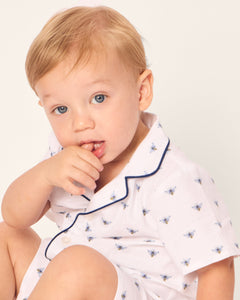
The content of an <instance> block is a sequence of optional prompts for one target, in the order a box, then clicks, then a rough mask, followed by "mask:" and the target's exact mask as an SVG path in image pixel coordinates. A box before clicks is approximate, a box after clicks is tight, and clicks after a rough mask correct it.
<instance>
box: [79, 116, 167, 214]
mask: <svg viewBox="0 0 240 300" xmlns="http://www.w3.org/2000/svg"><path fill="white" fill-rule="evenodd" d="M142 120H143V122H144V123H145V125H146V126H148V127H149V128H150V130H149V132H148V134H147V136H146V137H145V138H144V140H143V141H142V142H141V144H140V145H139V146H138V148H137V150H136V151H135V153H134V154H133V156H132V157H131V159H130V161H129V163H128V164H127V165H126V166H125V167H124V169H123V170H122V171H121V172H120V174H119V175H118V176H117V177H116V178H114V179H113V180H112V181H111V182H110V183H108V184H107V185H106V186H104V187H103V188H102V189H101V190H99V191H98V192H97V193H96V194H93V193H92V192H90V191H87V193H86V194H85V195H82V196H81V197H84V198H85V199H86V200H88V201H89V204H88V206H87V209H86V212H85V213H81V214H89V213H93V212H95V211H98V210H100V209H102V208H105V207H107V206H109V205H112V204H114V203H117V202H119V201H123V200H124V199H125V198H126V197H127V196H128V194H129V181H130V180H132V179H134V178H135V179H136V178H144V177H149V176H153V175H154V174H155V173H156V172H157V171H158V170H159V169H160V166H161V164H162V162H163V159H164V157H165V154H166V152H167V150H168V146H169V143H170V141H169V139H168V137H167V136H166V135H165V134H164V132H163V130H162V127H161V125H160V123H159V120H158V118H157V116H156V115H154V114H151V113H146V112H145V113H143V115H142Z"/></svg>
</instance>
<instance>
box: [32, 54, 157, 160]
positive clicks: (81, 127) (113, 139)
mask: <svg viewBox="0 0 240 300" xmlns="http://www.w3.org/2000/svg"><path fill="white" fill-rule="evenodd" d="M95 62H96V61H95V60H93V59H92V60H90V62H89V63H88V64H86V65H84V66H82V65H79V66H77V67H76V68H75V69H73V70H72V71H71V72H69V71H70V70H71V68H72V64H71V61H70V60H65V61H63V62H61V63H60V64H59V65H57V67H55V68H54V69H53V70H51V71H50V72H49V73H47V74H46V75H44V76H43V77H42V78H41V79H40V80H39V81H38V82H37V84H36V86H35V90H36V92H37V94H38V96H39V98H40V104H41V105H42V106H43V107H44V109H45V112H46V114H47V117H48V119H49V121H50V123H51V126H52V128H53V130H54V132H55V135H56V137H57V138H58V140H59V142H60V144H61V145H62V146H63V147H67V146H70V145H78V146H82V145H83V144H87V147H88V149H90V150H91V151H92V152H93V153H94V154H95V155H96V156H98V157H99V158H100V159H101V162H102V163H103V164H107V163H109V162H113V161H118V160H124V159H128V158H129V157H130V156H131V155H132V153H133V152H134V151H135V149H136V147H137V146H138V144H139V143H140V142H141V141H142V139H143V138H144V136H145V135H146V133H147V128H146V127H145V125H144V124H143V123H142V121H141V119H140V114H141V111H142V110H144V109H146V108H147V106H148V105H149V104H150V102H151V101H149V103H147V104H146V103H145V104H144V103H143V102H144V101H143V98H144V97H143V96H142V95H141V93H142V89H143V88H142V82H143V80H142V79H141V76H140V79H139V80H138V81H136V78H134V76H133V74H132V72H130V71H127V69H126V68H124V66H123V65H122V64H121V61H120V60H119V58H118V57H117V55H116V54H115V53H109V55H108V56H107V58H106V59H105V60H104V61H101V62H99V61H98V63H97V64H96V63H95ZM150 76H151V74H150ZM143 77H144V76H142V78H143ZM145 102H146V101H145Z"/></svg>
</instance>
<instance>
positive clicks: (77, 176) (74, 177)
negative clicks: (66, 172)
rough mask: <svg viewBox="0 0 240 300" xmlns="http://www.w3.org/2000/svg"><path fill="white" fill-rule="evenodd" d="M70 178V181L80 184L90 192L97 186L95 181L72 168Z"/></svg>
mask: <svg viewBox="0 0 240 300" xmlns="http://www.w3.org/2000/svg"><path fill="white" fill-rule="evenodd" d="M70 176H71V177H70V178H71V181H73V182H74V181H75V182H78V183H80V184H82V185H83V186H85V187H88V188H89V189H91V190H94V189H95V188H96V186H97V185H96V182H95V180H93V179H92V177H90V176H89V175H87V174H86V173H84V172H83V171H81V170H78V169H76V168H73V169H72V170H71V175H70Z"/></svg>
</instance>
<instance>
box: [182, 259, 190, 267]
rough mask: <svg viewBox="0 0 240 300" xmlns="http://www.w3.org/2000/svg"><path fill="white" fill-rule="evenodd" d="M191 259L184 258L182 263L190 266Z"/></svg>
mask: <svg viewBox="0 0 240 300" xmlns="http://www.w3.org/2000/svg"><path fill="white" fill-rule="evenodd" d="M190 260H191V258H188V259H184V260H183V261H182V264H183V265H184V266H186V267H188V266H189V265H190Z"/></svg>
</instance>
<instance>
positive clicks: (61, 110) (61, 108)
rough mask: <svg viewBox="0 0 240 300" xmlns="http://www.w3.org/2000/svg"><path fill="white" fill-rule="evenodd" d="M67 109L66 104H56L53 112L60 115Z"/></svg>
mask: <svg viewBox="0 0 240 300" xmlns="http://www.w3.org/2000/svg"><path fill="white" fill-rule="evenodd" d="M67 110H68V108H67V106H58V107H57V108H55V109H54V112H55V113H56V114H57V115H62V114H65V113H66V112H67Z"/></svg>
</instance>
